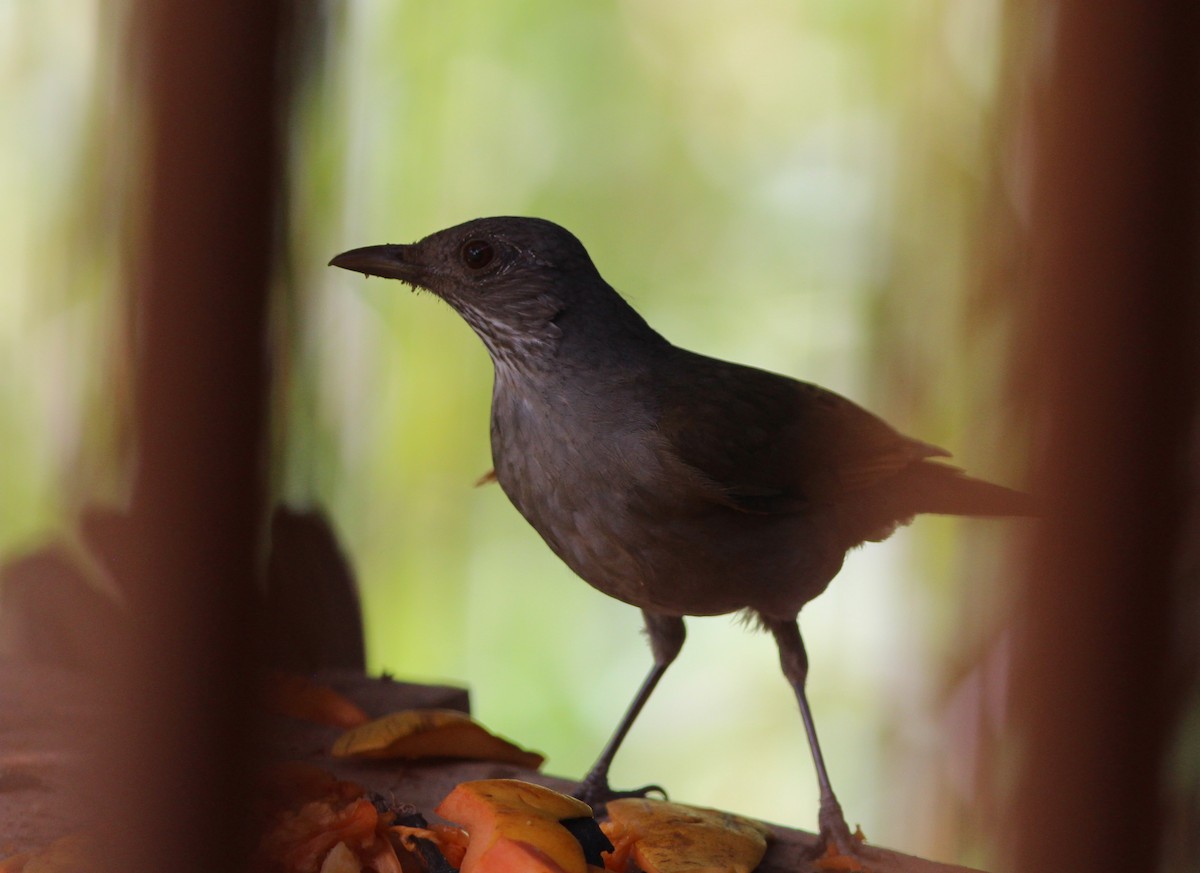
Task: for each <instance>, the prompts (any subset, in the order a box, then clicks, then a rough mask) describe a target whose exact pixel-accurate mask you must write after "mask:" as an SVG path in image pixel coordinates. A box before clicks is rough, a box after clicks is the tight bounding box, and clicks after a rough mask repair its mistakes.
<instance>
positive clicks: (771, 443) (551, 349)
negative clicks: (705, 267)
mask: <svg viewBox="0 0 1200 873" xmlns="http://www.w3.org/2000/svg"><path fill="white" fill-rule="evenodd" d="M329 263H330V265H331V266H335V267H340V268H343V269H346V270H351V271H355V272H359V273H363V274H365V275H367V276H378V277H384V278H389V279H398V280H400V281H401V282H402V283H405V284H407V285H409V286H411V287H412V288H413V289H414V290H424V291H428V292H431V293H432V294H433V295H435V296H436V297H438V298H440V299H441V300H443V301H445V302H446V303H448V304H449V305H450V306H451V307H452V308H453V309H454V310H455V311H456V312H457V313H458V314H459V315H460V316H461V317H462V318H463V319H464V320H465V321H466V322H467V324H469V325H470V326H471V328H472V329H473V330H474V331H475V333H476V334H478V336H479V338H480V339H481V340H482V341H483V343H484V345H485V346H486V347H487V351H488V353H489V356H490V358H491V361H492V365H493V371H494V379H493V390H492V401H491V428H490V430H491V434H490V437H491V451H492V461H493V464H494V478H495V480H496V481H498V482H499V484H500V487H501V489H503V491H504V493H505V494H506V495H507V497H508V499H509V500H510V501H511V502H512V504H513V505H514V506H515V507H516V509H517V510H518V511H519V512H520V514H521V515H522V516H524V518H525V519H526V520H527V521H528V522H529V524H530V525H532V527H533V528H534V530H536V531H537V533H538V534H540V535H541V537H542V539H543V540H544V541H545V542H546V544H547V545H548V546H549V547H550V549H552V550H553V551H554V553H555V554H556V555H558V557H559V558H561V559H562V560H563V562H565V563H566V565H567V566H568V567H569V568H570V569H571V570H573V571H574V572H575V574H577V575H578V576H579V577H580V578H582V579H583V580H584V581H585V582H587V583H589V584H590V585H592V586H593V587H594V588H596V589H598V590H600V591H602V592H604V593H605V594H607V595H609V596H611V597H615V598H617V599H618V600H621V601H624V602H625V603H628V604H630V605H632V606H635V607H638V608H639V609H640V610H641V611H642V616H643V620H644V623H645V629H646V633H647V637H648V640H649V644H650V650H651V654H652V658H653V661H652V665H651V668H650V670H649V672H648V673H647V674H646V676H645V678H644V679H643V681H642V683H641V685H640V686H639V687H638V689H637V692H636V694H635V695H634V697H633V700H632V702H631V703H630V705H629V707H628V708H627V710H626V711H625V713H624V715H623V716H622V718H621V720H620V722H619V723H618V725H617V727H616V730H615V731H614V732H613V734H612V737H611V739H610V740H609V741H608V743H607V744H606V745H605V747H604V748H603V750H602V751H601V753H600V755H599V757H598V758H597V760H596V763H595V764H594V766H593V767H592V768H591V769H590V771H589V772H588V773H587V775H586V776H585V777H584V779H583V780H582V781H581V783H580V787H579V789H578V792H577V796H579V797H581V798H582V799H584V800H586V801H588V802H591V803H593V804H596V803H602V802H604V801H606V800H608V799H611V798H612V797H616V796H623V795H625V794H639V793H645V792H646V791H647V790H648V789H649V788H651V786H647V788H646V789H639V790H638V791H635V792H618V791H614V790H613V789H612V788H611V787H610V785H609V781H608V774H609V768H610V766H611V764H612V761H613V758H614V756H615V755H616V753H617V750H618V748H619V747H620V745H621V743H622V741H623V740H624V739H625V737H626V735H627V734H628V732H629V730H630V728H631V727H632V725H633V723H634V721H635V720H636V718H637V716H638V713H639V712H641V710H642V708H643V707H644V706H645V704H646V702H647V700H648V699H649V698H650V696H651V694H652V693H653V691H654V689H655V686H657V685H658V683H659V680H660V679H661V678H662V676H663V674H664V673H665V672H666V670H667V668H668V667H669V666H670V664H671V663H672V662H673V661H674V660H675V658H676V656H677V655H678V654H679V651H680V649H681V647H682V646H683V643H684V639H685V626H684V617H685V616H707V615H723V614H728V613H744V614H745V615H746V616H747V617H749V618H750V619H751V620H752V621H753V622H754V623H756V624H757V625H758V626H760V627H761V628H762V629H764V630H765V631H768V632H769V633H770V634H771V635H772V636H773V637H774V640H775V643H776V644H777V647H778V650H779V659H780V666H781V668H782V671H783V674H784V676H785V677H786V679H787V680H788V682H789V684H790V685H791V688H792V691H793V693H794V694H795V697H796V701H797V704H798V706H799V710H800V716H801V721H802V723H803V727H804V732H805V736H806V738H807V741H808V745H809V749H810V751H811V754H812V758H813V764H814V768H815V771H816V778H817V788H818V790H819V794H820V806H819V813H818V825H819V829H820V835H821V837H822V839H823V841H824V843H825V844H829V843H830V842H831V841H832V843H833V844H834V845H836V846H837V848H838V849H839V850H841V851H844V852H846V851H849V852H853V851H854V850H855V847H856V845H857V844H856V842H855V841H854V840H853V839H852V838H851V835H850V831H849V828H848V827H847V824H846V819H845V815H844V813H843V811H842V807H841V805H840V803H839V801H838V799H837V796H836V794H835V792H834V790H833V786H832V785H831V783H830V779H829V774H828V770H827V767H826V765H825V760H824V757H823V755H822V752H821V746H820V743H819V741H818V738H817V731H816V726H815V722H814V719H813V714H812V710H811V707H810V706H809V701H808V698H807V695H806V692H805V682H806V679H807V675H808V655H807V652H806V650H805V646H804V641H803V638H802V637H801V634H800V628H799V624H798V616H799V614H800V611H801V608H802V607H803V606H804V605H805V604H806V603H808V602H809V601H810V600H812V599H813V598H815V597H817V596H818V595H819V594H821V593H822V592H823V591H824V590H825V589H826V587H827V586H828V585H829V583H830V582H831V580H832V579H833V578H834V577H835V576H836V575H837V573H838V571H839V570H840V569H841V567H842V563H843V560H844V559H845V556H846V554H847V552H848V551H850V550H851V549H853V548H855V547H857V546H859V545H862V544H863V543H866V542H877V541H881V540H883V539H885V538H887V537H888V536H890V535H891V534H892V532H893V531H895V530H896V528H897V527H899V526H901V525H904V524H907V523H908V522H909V521H911V520H912V518H913V517H914V516H916V515H918V514H922V513H935V514H945V515H965V516H1023V515H1031V514H1035V513H1036V508H1035V505H1034V502H1033V498H1032V497H1031V496H1030V495H1028V494H1026V493H1024V492H1021V491H1018V490H1015V489H1011V488H1007V487H1004V486H1001V485H996V484H992V483H990V482H986V481H983V480H980V479H975V478H971V477H969V476H967V475H966V474H965V473H964V472H963V471H962V470H960V469H958V468H957V467H954V466H951V465H950V464H948V463H946V462H944V461H943V460H942V459H944V458H946V457H949V453H948V452H946V451H945V450H944V449H941V448H938V447H937V446H935V445H932V444H930V443H927V442H923V441H921V440H917V439H912V438H910V437H907V436H904V435H902V434H901V433H900V432H899V431H897V430H896V429H894V428H893V427H892V426H890V425H889V424H887V423H886V422H884V421H883V420H882V419H881V418H879V417H877V416H876V415H874V414H872V413H870V412H868V411H866V410H865V409H863V408H862V407H860V406H858V405H856V404H855V403H853V402H851V401H850V400H847V399H846V398H844V397H842V396H841V395H839V394H836V393H834V392H832V391H829V390H826V389H824V388H821V387H819V386H817V385H813V384H810V383H807V382H802V381H798V380H796V379H792V378H789V377H787V376H783V375H778V374H775V373H771V372H768V371H765V370H761V369H757V368H754V367H749V366H744V365H741V364H736V363H731V362H727V361H723V360H719V359H716V358H711V357H707V356H704V355H701V354H698V353H696V352H692V351H688V350H686V349H683V348H680V347H678V346H675V345H673V344H672V343H671V342H669V341H668V340H667V339H666V338H664V337H663V336H662V335H661V334H659V333H658V332H657V331H655V330H654V329H653V328H652V327H651V326H650V325H649V324H648V323H647V322H646V321H645V319H644V318H642V316H641V315H639V314H638V313H637V312H636V311H635V310H634V309H633V307H632V306H630V305H629V303H628V302H626V300H625V299H624V298H623V297H622V296H621V295H620V294H619V293H618V292H617V291H616V290H614V289H613V287H612V286H611V285H609V284H608V283H607V282H606V281H605V280H604V279H603V278H602V277H601V275H600V272H599V271H598V270H597V268H596V266H595V265H594V263H593V261H592V259H591V257H590V256H589V254H588V252H587V250H586V249H585V248H584V246H583V244H582V243H581V242H580V241H579V240H578V239H577V238H576V237H575V236H574V235H573V234H572V233H571V232H570V231H568V230H566V229H565V228H563V227H561V226H559V225H557V224H555V223H553V222H550V221H547V220H545V219H540V218H525V217H512V216H503V217H493V218H478V219H474V220H472V221H467V222H465V223H463V224H459V225H456V226H454V227H451V228H448V229H446V230H441V231H438V232H436V233H433V234H431V235H429V236H427V237H425V238H424V239H422V240H420V241H419V242H416V243H413V244H409V245H398V244H387V245H372V246H365V247H361V248H356V249H352V250H350V251H346V252H343V253H342V254H339V255H337V256H336V257H334V258H333V259H332V260H331V261H330V262H329ZM655 787H656V786H655Z"/></svg>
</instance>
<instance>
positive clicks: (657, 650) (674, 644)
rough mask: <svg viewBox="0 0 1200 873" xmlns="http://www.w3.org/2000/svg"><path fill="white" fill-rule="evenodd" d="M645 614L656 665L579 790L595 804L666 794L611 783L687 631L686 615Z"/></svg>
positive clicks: (586, 800) (581, 796) (653, 787)
mask: <svg viewBox="0 0 1200 873" xmlns="http://www.w3.org/2000/svg"><path fill="white" fill-rule="evenodd" d="M642 615H643V617H644V618H645V621H646V635H647V636H648V637H649V638H650V651H651V652H652V653H653V654H654V665H653V666H652V667H651V668H650V672H649V673H647V674H646V678H645V679H644V680H642V684H641V687H640V688H638V690H637V694H635V695H634V698H633V701H632V702H631V703H630V704H629V708H628V709H626V710H625V715H623V716H622V717H621V722H620V724H618V725H617V729H616V730H615V731H613V735H612V737H610V738H609V741H608V743H607V744H606V745H605V746H604V750H603V751H602V752H601V753H600V757H599V758H597V759H596V763H595V764H593V765H592V769H591V770H589V771H588V774H587V776H585V777H584V779H583V782H581V783H580V784H579V790H578V791H576V792H575V796H576V797H578V798H579V799H580V800H582V801H583V802H584V803H587V804H590V805H591V806H593V807H594V806H596V805H597V804H601V803H604V802H606V801H608V800H612V799H614V798H617V797H645V796H646V794H648V793H649V792H651V791H659V792H662V793H663V794H666V792H665V791H663V790H662V789H661V788H660V787H658V786H657V785H647V786H645V787H644V788H639V789H635V790H633V791H613V790H612V788H610V787H609V785H608V769H609V767H611V766H612V762H613V758H614V757H616V754H617V749H619V748H620V747H621V742H622V741H623V740H624V739H625V735H626V734H627V733H629V729H630V728H631V727H633V722H634V720H635V719H637V717H638V713H639V712H641V711H642V707H643V706H645V705H646V701H647V700H649V699H650V695H651V693H652V692H653V691H654V686H656V685H657V684H658V680H659V679H661V678H662V675H663V673H665V672H667V667H669V666H671V662H672V661H674V660H675V658H676V656H677V655H678V654H679V650H680V649H681V648H682V647H683V640H684V636H685V631H684V627H683V619H682V618H680V617H679V616H677V615H658V614H656V613H653V612H645V611H643V613H642Z"/></svg>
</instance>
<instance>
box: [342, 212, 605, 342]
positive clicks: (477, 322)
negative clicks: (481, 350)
mask: <svg viewBox="0 0 1200 873" xmlns="http://www.w3.org/2000/svg"><path fill="white" fill-rule="evenodd" d="M329 263H330V265H331V266H334V267H342V268H343V269H346V270H353V271H355V272H359V273H364V274H366V275H368V276H382V277H384V278H388V279H399V280H400V281H401V282H405V283H407V284H409V285H411V286H413V287H414V288H423V289H425V290H427V291H431V292H432V293H434V294H436V295H437V296H438V297H440V298H442V299H443V300H445V301H446V302H447V303H449V304H450V305H451V306H452V307H454V309H455V310H457V311H458V313H459V314H460V315H461V316H462V317H463V318H464V319H465V320H466V321H467V322H468V323H469V324H470V325H471V327H473V328H474V329H475V331H476V333H478V334H479V335H480V337H481V338H482V339H483V341H484V343H485V344H486V345H487V346H488V350H489V351H490V352H491V353H492V357H493V359H497V360H500V359H507V358H509V357H511V356H512V354H513V352H514V351H516V352H518V353H524V354H528V353H529V352H531V351H533V350H535V349H539V348H544V347H552V346H553V345H554V344H555V343H556V342H557V340H558V338H559V336H560V335H561V331H560V328H559V326H558V324H557V323H556V322H557V320H558V319H559V317H560V316H561V315H562V314H563V313H564V312H566V311H567V310H569V309H571V308H572V307H577V306H578V305H579V304H580V303H581V302H583V303H586V301H587V298H589V297H591V298H595V297H597V296H601V297H603V296H604V295H606V294H607V295H612V296H613V297H616V294H615V292H613V291H612V290H611V289H610V288H609V287H608V286H607V285H606V284H605V283H604V281H603V279H601V278H600V275H599V273H597V272H596V268H595V266H593V264H592V260H591V258H590V257H588V253H587V250H586V249H584V247H583V244H582V243H580V242H579V240H578V239H576V238H575V237H574V235H572V234H571V233H570V232H569V231H567V230H565V229H564V228H562V227H559V226H558V225H557V224H554V223H552V222H549V221H545V220H543V219H540V218H511V217H504V218H479V219H475V220H474V221H468V222H466V223H465V224H460V225H457V226H455V227H451V228H448V229H446V230H442V231H438V232H437V233H435V234H431V235H430V236H427V237H425V239H423V240H421V241H420V242H417V243H413V244H412V245H377V246H366V247H364V248H359V249H351V250H350V251H348V252H343V253H342V254H340V255H338V256H337V257H335V258H334V259H333V260H332V261H330V262H329Z"/></svg>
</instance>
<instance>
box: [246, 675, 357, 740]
mask: <svg viewBox="0 0 1200 873" xmlns="http://www.w3.org/2000/svg"><path fill="white" fill-rule="evenodd" d="M267 706H268V708H269V709H270V710H271V711H272V712H275V713H278V714H279V715H286V716H290V717H292V718H296V719H300V720H301V721H310V722H313V723H315V724H324V725H329V726H330V727H340V728H352V727H355V726H357V725H360V724H363V723H364V722H366V721H368V720H370V718H371V717H370V716H369V715H367V714H366V713H365V712H363V711H362V709H360V708H359V706H358V704H356V703H354V702H353V701H352V700H350V699H349V698H347V697H346V696H345V695H344V694H341V693H340V692H338V691H335V690H334V689H332V688H330V687H329V686H328V685H322V684H320V683H319V682H314V681H313V680H312V679H309V678H308V677H307V676H301V675H300V674H299V673H282V672H277V671H276V672H272V673H271V674H270V675H269V676H268V677H267Z"/></svg>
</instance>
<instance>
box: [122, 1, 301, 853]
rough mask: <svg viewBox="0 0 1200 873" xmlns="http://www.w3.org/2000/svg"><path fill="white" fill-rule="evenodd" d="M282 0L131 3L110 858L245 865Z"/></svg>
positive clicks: (277, 161) (280, 92) (277, 171)
mask: <svg viewBox="0 0 1200 873" xmlns="http://www.w3.org/2000/svg"><path fill="white" fill-rule="evenodd" d="M283 11H284V5H283V2H282V0H259V2H254V3H239V2H233V0H218V2H212V3H193V2H187V0H134V3H133V14H132V16H131V17H130V27H131V29H130V34H129V38H130V42H131V43H132V44H133V47H134V49H135V64H134V75H135V81H134V83H133V84H134V91H135V93H136V94H137V97H138V98H139V102H138V105H139V106H140V107H141V110H142V112H141V115H140V120H141V121H142V124H143V126H142V134H143V147H144V161H143V163H142V165H141V166H142V168H143V172H142V177H141V178H140V179H139V182H138V186H139V190H138V194H139V197H140V200H139V202H138V204H137V209H136V212H137V213H138V218H137V224H138V226H137V231H138V233H137V238H136V243H137V247H136V250H135V253H134V263H133V270H132V273H133V287H132V290H133V305H132V306H131V307H130V317H131V318H132V319H133V325H132V327H133V334H134V336H135V338H136V344H137V347H136V361H137V365H136V366H137V369H136V377H135V379H136V383H135V392H136V393H135V398H136V415H137V419H136V424H135V445H136V452H137V455H136V473H135V482H134V491H133V495H132V515H133V521H134V524H135V530H136V531H137V533H138V548H137V554H136V555H134V556H131V557H132V558H133V559H134V560H135V573H134V578H133V579H131V580H129V584H130V590H129V592H128V594H129V598H128V599H129V605H130V610H131V612H132V614H133V618H134V621H135V623H136V626H137V628H138V633H137V634H136V635H135V639H134V640H133V643H132V645H131V647H130V651H129V652H128V658H127V662H126V663H127V669H126V670H125V671H124V672H123V675H121V676H119V677H114V678H113V679H112V682H113V688H112V689H110V691H111V693H112V694H113V697H112V700H114V701H119V707H120V712H119V713H118V714H117V718H116V719H115V721H116V723H115V724H114V725H112V726H111V727H112V728H113V730H112V733H111V734H108V733H106V735H105V736H106V741H107V742H108V743H109V748H108V749H106V752H107V753H108V754H109V759H108V760H106V761H104V762H103V765H102V766H103V767H104V768H105V769H104V775H103V782H102V785H103V787H104V788H105V789H107V795H108V796H107V802H108V803H109V804H110V806H109V807H108V808H107V809H105V810H103V812H102V815H104V816H106V821H105V822H104V824H105V825H106V826H107V827H106V828H105V829H104V830H103V833H104V835H105V837H106V846H105V850H106V855H107V856H108V857H106V858H104V859H103V860H104V861H105V863H107V864H110V865H112V866H113V868H114V869H117V868H119V869H122V870H130V871H145V873H150V871H155V873H157V871H162V870H195V871H205V873H210V871H214V870H233V869H237V868H238V867H239V866H241V865H242V864H243V863H244V861H245V849H246V845H245V838H246V836H247V833H246V824H245V822H246V816H245V811H246V805H247V803H246V796H247V782H248V778H249V767H248V764H249V754H248V752H249V741H250V740H251V738H252V731H251V729H250V725H251V719H250V718H249V713H250V712H251V711H252V710H251V703H252V694H253V692H254V676H255V671H254V670H253V669H252V663H253V655H254V650H255V645H256V642H255V640H256V635H255V633H254V612H255V609H254V604H255V602H256V598H255V590H254V581H255V574H256V570H257V564H258V562H259V560H260V557H261V555H260V537H261V529H262V521H263V518H264V514H265V513H264V511H263V509H264V501H265V478H266V464H265V461H266V458H265V445H266V442H265V439H264V431H265V425H266V409H267V403H266V400H267V369H266V340H265V337H266V321H267V290H268V283H269V279H270V271H271V266H272V263H273V261H274V250H275V239H276V234H275V231H276V227H275V218H276V216H277V215H278V214H279V210H278V209H277V208H276V205H275V203H276V201H275V198H276V197H277V195H278V193H279V190H280V177H281V160H280V148H281V145H280V133H281V130H280V119H281V110H282V106H281V101H282V99H283V97H284V95H285V90H284V89H283V88H282V87H281V86H282V84H283V83H282V82H281V81H280V78H281V71H282V70H284V69H286V66H285V65H284V64H282V63H281V58H280V46H281V44H282V40H281V27H282V25H283Z"/></svg>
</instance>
